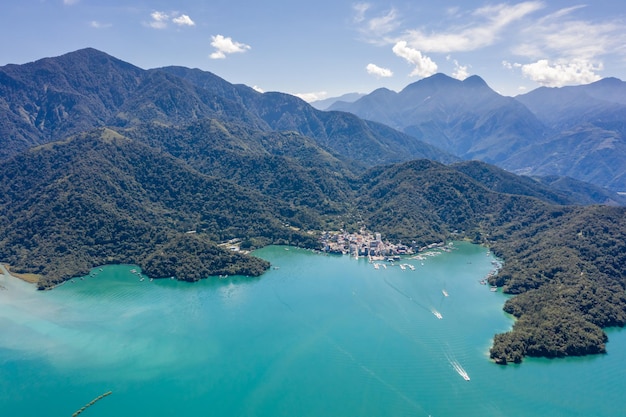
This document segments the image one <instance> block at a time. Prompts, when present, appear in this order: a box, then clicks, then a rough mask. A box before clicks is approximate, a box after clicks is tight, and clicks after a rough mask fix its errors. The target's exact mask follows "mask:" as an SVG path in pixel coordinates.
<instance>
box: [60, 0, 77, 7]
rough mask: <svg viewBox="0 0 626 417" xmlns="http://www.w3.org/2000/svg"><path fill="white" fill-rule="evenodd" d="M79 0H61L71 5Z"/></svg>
mask: <svg viewBox="0 0 626 417" xmlns="http://www.w3.org/2000/svg"><path fill="white" fill-rule="evenodd" d="M79 1H80V0H63V4H65V5H66V6H71V5H73V4H76V3H78V2H79Z"/></svg>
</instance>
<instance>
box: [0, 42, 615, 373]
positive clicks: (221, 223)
mask: <svg viewBox="0 0 626 417" xmlns="http://www.w3.org/2000/svg"><path fill="white" fill-rule="evenodd" d="M477 81H479V80H476V79H474V80H473V82H474V83H475V84H472V85H469V84H468V85H467V87H468V88H470V89H479V90H480V89H482V88H484V86H483V85H482V84H480V83H479V82H477ZM470 84H471V83H470ZM497 136H498V135H492V136H491V139H494V138H496V137H497ZM500 139H501V140H505V139H506V138H500ZM0 140H1V141H2V145H3V146H2V147H0V161H1V162H2V169H0V214H1V215H0V261H2V262H3V263H7V264H9V265H10V267H11V268H12V270H13V271H15V272H28V273H33V274H38V275H39V276H40V280H39V286H40V288H48V287H50V286H52V285H54V284H56V283H59V282H62V281H64V280H66V279H69V278H71V277H74V276H77V275H81V274H84V273H86V272H87V271H88V270H89V269H90V268H92V267H95V266H98V265H101V264H108V263H134V264H138V265H140V266H141V267H142V269H143V270H144V271H145V272H146V273H147V274H148V275H149V276H151V277H155V278H157V277H169V276H175V277H177V278H179V279H185V280H197V279H201V278H207V277H209V276H211V275H232V274H241V275H259V274H261V273H262V272H263V271H265V270H266V269H267V268H268V266H269V265H268V264H267V262H265V261H262V260H260V259H257V258H254V257H251V256H249V255H246V254H245V253H243V252H236V251H231V250H230V249H229V246H231V243H232V242H234V241H236V242H238V243H239V244H240V246H241V248H243V249H253V248H255V247H261V246H264V245H267V244H271V243H277V244H291V245H299V246H305V247H310V248H314V247H318V246H319V242H318V237H319V232H320V231H323V230H337V229H339V228H342V227H344V228H347V229H358V228H360V227H362V226H365V227H367V228H368V229H370V230H375V231H377V232H380V233H382V234H383V236H384V238H385V239H390V240H402V242H404V243H408V242H411V243H412V244H415V245H416V246H418V247H419V246H423V245H424V244H429V243H434V242H439V241H442V240H446V239H470V240H472V241H474V242H477V243H485V244H487V245H489V246H490V247H491V248H492V249H493V250H494V252H495V253H497V254H498V255H500V256H501V257H502V258H503V259H504V261H505V264H504V265H505V266H504V268H503V269H502V270H501V273H500V274H499V275H498V276H497V277H494V278H492V284H497V285H499V286H501V287H502V288H503V289H504V291H505V292H509V293H511V294H515V295H516V296H515V297H513V298H511V299H510V300H509V301H508V302H507V303H506V306H505V309H506V310H507V311H509V312H511V313H512V314H514V315H515V316H516V317H518V320H517V322H516V324H515V326H514V328H513V331H512V332H509V333H505V334H503V335H498V336H497V337H496V338H495V342H494V346H493V348H492V351H491V354H492V357H493V358H495V359H496V360H498V361H499V362H502V363H504V362H510V361H514V362H517V361H520V360H521V359H522V358H523V357H524V356H525V355H545V356H562V355H581V354H588V353H597V352H603V351H604V350H605V345H604V343H605V342H606V335H605V334H604V333H603V331H602V328H603V327H606V326H611V325H624V324H625V322H626V319H625V317H626V295H625V292H624V290H625V288H626V271H625V268H626V259H625V254H626V247H625V246H624V242H625V241H626V227H625V226H624V225H625V224H626V208H623V207H622V208H615V207H608V206H579V205H576V204H580V203H581V202H584V203H585V204H586V203H589V202H596V203H597V202H602V203H615V202H618V199H617V198H614V196H611V195H610V194H603V193H602V192H598V193H596V191H597V190H594V189H592V188H586V187H584V186H583V185H581V184H579V183H575V182H566V183H563V182H562V181H559V180H558V179H551V180H546V181H544V182H539V181H536V180H534V179H531V178H528V177H520V176H517V175H512V174H511V173H508V172H505V171H503V170H501V169H499V168H496V167H494V166H492V165H488V164H485V163H482V162H476V161H471V162H459V161H458V160H457V159H456V158H454V157H450V155H448V154H445V153H443V152H441V151H438V150H436V149H435V148H433V147H430V146H426V145H424V144H423V143H422V142H419V141H417V140H415V139H411V138H410V137H408V136H407V135H405V134H402V133H400V132H397V131H395V130H393V129H391V128H390V127H387V126H384V125H381V124H378V123H373V122H367V121H364V120H362V119H359V118H358V117H356V116H354V115H351V114H347V113H343V112H338V111H336V112H320V111H318V110H315V109H313V108H312V107H310V106H309V105H308V104H306V103H305V102H303V101H302V100H300V99H298V98H296V97H293V96H289V95H287V94H281V93H265V94H261V93H258V92H256V91H254V90H252V89H250V88H248V87H246V86H236V85H232V84H229V83H227V82H226V81H224V80H222V79H220V78H219V77H217V76H215V75H213V74H210V73H206V72H203V71H197V70H189V69H184V68H178V67H171V68H163V69H155V70H147V71H146V70H142V69H139V68H136V67H134V66H132V65H130V64H127V63H124V62H122V61H119V60H116V59H115V58H112V57H110V56H108V55H106V54H104V53H102V52H99V51H96V50H93V49H86V50H81V51H77V52H75V53H70V54H67V55H65V56H63V57H58V58H50V59H44V60H40V61H37V62H34V63H31V64H26V65H24V66H15V65H8V66H5V67H2V68H0ZM494 140H495V139H494ZM435 160H438V162H437V161H435ZM396 161H406V162H401V163H393V162H396ZM442 161H443V162H445V163H446V164H450V165H446V164H444V163H442ZM558 182H560V183H561V185H560V186H559V187H553V186H551V184H554V183H558ZM229 242H231V243H229Z"/></svg>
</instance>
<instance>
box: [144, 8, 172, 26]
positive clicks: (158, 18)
mask: <svg viewBox="0 0 626 417" xmlns="http://www.w3.org/2000/svg"><path fill="white" fill-rule="evenodd" d="M150 17H151V18H152V20H151V21H150V22H149V23H148V26H150V27H151V28H153V29H165V28H166V27H167V21H168V19H169V15H168V14H167V13H165V12H152V13H150Z"/></svg>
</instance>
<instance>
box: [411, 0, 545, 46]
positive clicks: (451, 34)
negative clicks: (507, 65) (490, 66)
mask: <svg viewBox="0 0 626 417" xmlns="http://www.w3.org/2000/svg"><path fill="white" fill-rule="evenodd" d="M542 7H543V3H541V2H539V1H527V2H523V3H518V4H515V5H509V4H498V5H494V6H487V7H483V8H480V9H476V10H475V11H474V12H472V14H471V16H472V17H473V18H474V20H473V21H470V22H468V23H466V24H465V25H464V26H463V27H456V28H451V29H449V30H447V31H443V32H440V33H435V32H426V31H424V30H422V29H414V30H410V31H408V35H407V36H404V37H403V39H404V40H406V41H407V43H408V45H410V46H411V47H413V48H416V49H419V50H421V51H425V52H442V53H446V52H458V51H472V50H476V49H479V48H483V47H486V46H489V45H492V44H494V43H495V42H496V41H497V40H498V37H499V35H500V34H501V33H502V32H503V31H504V29H506V27H507V26H509V25H510V24H512V23H513V22H515V21H518V20H520V19H522V18H524V17H526V16H527V15H529V14H530V13H533V12H535V11H537V10H539V9H541V8H542Z"/></svg>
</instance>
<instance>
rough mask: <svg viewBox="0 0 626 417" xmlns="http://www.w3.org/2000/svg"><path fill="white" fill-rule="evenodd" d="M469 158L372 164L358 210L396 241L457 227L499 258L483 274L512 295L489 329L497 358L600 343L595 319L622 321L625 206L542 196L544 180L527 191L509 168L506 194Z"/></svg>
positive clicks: (595, 349)
mask: <svg viewBox="0 0 626 417" xmlns="http://www.w3.org/2000/svg"><path fill="white" fill-rule="evenodd" d="M469 165H470V166H468V165H466V164H462V165H458V166H455V165H452V166H444V165H441V164H438V163H435V162H432V161H413V162H408V163H405V164H400V165H394V166H390V167H386V168H377V169H374V170H372V171H370V172H369V173H368V174H367V175H366V176H365V177H364V189H363V192H362V193H361V196H360V200H359V214H360V216H362V218H363V220H364V221H365V223H366V224H368V225H371V226H372V227H373V228H375V229H376V230H379V231H382V232H384V233H385V236H390V237H393V238H395V239H401V240H402V241H403V242H411V241H415V242H416V244H418V245H423V244H424V243H427V242H429V241H431V242H432V241H436V240H437V239H440V240H443V239H445V238H446V237H450V236H466V237H468V238H472V239H473V240H474V241H475V242H482V243H486V244H487V245H488V246H489V247H490V248H491V249H492V250H493V251H494V253H495V254H497V255H498V256H500V257H501V258H502V259H504V261H505V262H504V267H503V269H502V270H501V271H500V272H499V274H498V275H496V276H494V277H492V278H490V284H492V285H498V286H499V287H502V288H503V290H504V292H506V293H509V294H515V295H516V296H515V297H512V298H510V299H509V300H508V301H507V302H506V304H505V307H504V309H505V311H507V312H509V313H511V314H513V315H515V316H516V317H517V318H518V320H517V321H516V322H515V324H514V326H513V330H512V331H511V332H508V333H504V334H500V335H497V336H496V337H495V340H494V345H493V347H492V348H491V357H492V358H494V359H495V360H496V361H498V362H499V363H507V362H520V361H521V360H522V358H523V357H524V356H527V355H530V356H548V357H555V356H571V355H584V354H590V353H601V352H605V349H606V346H605V343H606V341H607V336H606V334H605V333H604V332H603V331H602V328H604V327H608V326H624V325H625V324H626V292H625V289H626V208H624V207H609V206H588V207H582V206H572V205H568V206H564V205H555V204H550V203H549V202H547V201H545V200H542V199H539V198H536V197H534V196H533V195H539V196H541V195H543V193H544V192H545V190H542V189H540V188H539V189H537V190H535V191H534V192H532V193H530V192H529V191H530V190H529V189H528V188H527V187H528V186H529V184H532V182H530V183H529V182H528V181H527V179H521V180H518V181H515V180H514V177H510V178H508V179H509V182H508V186H507V189H508V192H507V193H506V194H504V193H501V192H496V191H494V190H493V183H492V182H491V181H487V182H486V183H480V182H477V181H476V179H473V178H471V177H469V176H467V175H466V174H464V173H463V172H462V171H466V172H468V171H469V172H472V173H476V172H481V171H482V170H484V169H485V167H484V164H483V163H476V162H474V163H470V164H469ZM472 165H473V166H472ZM455 168H456V169H455ZM457 169H458V170H457ZM491 169H492V170H495V171H494V176H495V177H496V178H497V177H498V173H497V169H496V168H493V167H492V168H491ZM500 175H506V174H504V173H501V174H500ZM490 188H491V189H490ZM512 190H521V191H523V192H524V193H526V194H530V195H519V194H515V193H511V191H512Z"/></svg>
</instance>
